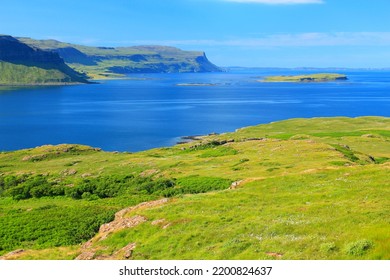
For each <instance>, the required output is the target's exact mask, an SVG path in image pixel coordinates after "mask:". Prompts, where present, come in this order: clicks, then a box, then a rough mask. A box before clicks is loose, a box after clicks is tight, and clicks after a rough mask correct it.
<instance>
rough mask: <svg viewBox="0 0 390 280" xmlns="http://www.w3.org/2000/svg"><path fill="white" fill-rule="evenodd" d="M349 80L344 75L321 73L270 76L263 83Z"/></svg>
mask: <svg viewBox="0 0 390 280" xmlns="http://www.w3.org/2000/svg"><path fill="white" fill-rule="evenodd" d="M345 80H348V78H347V76H346V75H343V74H331V73H319V74H308V75H297V76H268V77H265V78H264V79H263V80H260V81H261V82H293V83H305V82H330V81H345Z"/></svg>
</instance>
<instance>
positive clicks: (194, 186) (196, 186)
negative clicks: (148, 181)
mask: <svg viewBox="0 0 390 280" xmlns="http://www.w3.org/2000/svg"><path fill="white" fill-rule="evenodd" d="M231 183H232V181H231V180H229V179H224V178H218V177H203V176H188V177H183V178H180V179H177V181H176V185H177V186H176V187H175V188H170V189H167V190H165V191H163V192H162V194H163V195H164V196H165V197H172V196H176V195H182V194H196V193H205V192H209V191H214V190H224V189H227V188H229V187H230V185H231Z"/></svg>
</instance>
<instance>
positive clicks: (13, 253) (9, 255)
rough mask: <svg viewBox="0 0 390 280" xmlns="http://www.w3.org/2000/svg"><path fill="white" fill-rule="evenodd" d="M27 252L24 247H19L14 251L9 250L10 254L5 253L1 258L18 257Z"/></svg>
mask: <svg viewBox="0 0 390 280" xmlns="http://www.w3.org/2000/svg"><path fill="white" fill-rule="evenodd" d="M24 252H25V250H23V249H18V250H15V251H12V252H9V253H8V254H5V255H4V256H1V257H0V260H7V259H9V258H13V257H18V256H20V255H22V254H23V253H24Z"/></svg>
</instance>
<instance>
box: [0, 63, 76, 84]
mask: <svg viewBox="0 0 390 280" xmlns="http://www.w3.org/2000/svg"><path fill="white" fill-rule="evenodd" d="M0 73H1V75H0V85H2V84H3V85H31V84H59V83H71V82H72V79H71V78H70V77H69V76H67V75H66V74H65V73H63V72H61V71H59V70H57V69H48V70H46V69H43V68H38V67H35V66H25V65H18V64H12V63H8V62H1V61H0Z"/></svg>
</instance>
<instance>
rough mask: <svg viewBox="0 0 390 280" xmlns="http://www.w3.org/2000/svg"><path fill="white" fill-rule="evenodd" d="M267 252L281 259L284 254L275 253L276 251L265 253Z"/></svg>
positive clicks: (268, 254)
mask: <svg viewBox="0 0 390 280" xmlns="http://www.w3.org/2000/svg"><path fill="white" fill-rule="evenodd" d="M265 254H266V255H267V256H270V257H274V258H278V259H280V258H282V257H283V255H282V254H280V253H275V252H267V253H265Z"/></svg>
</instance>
